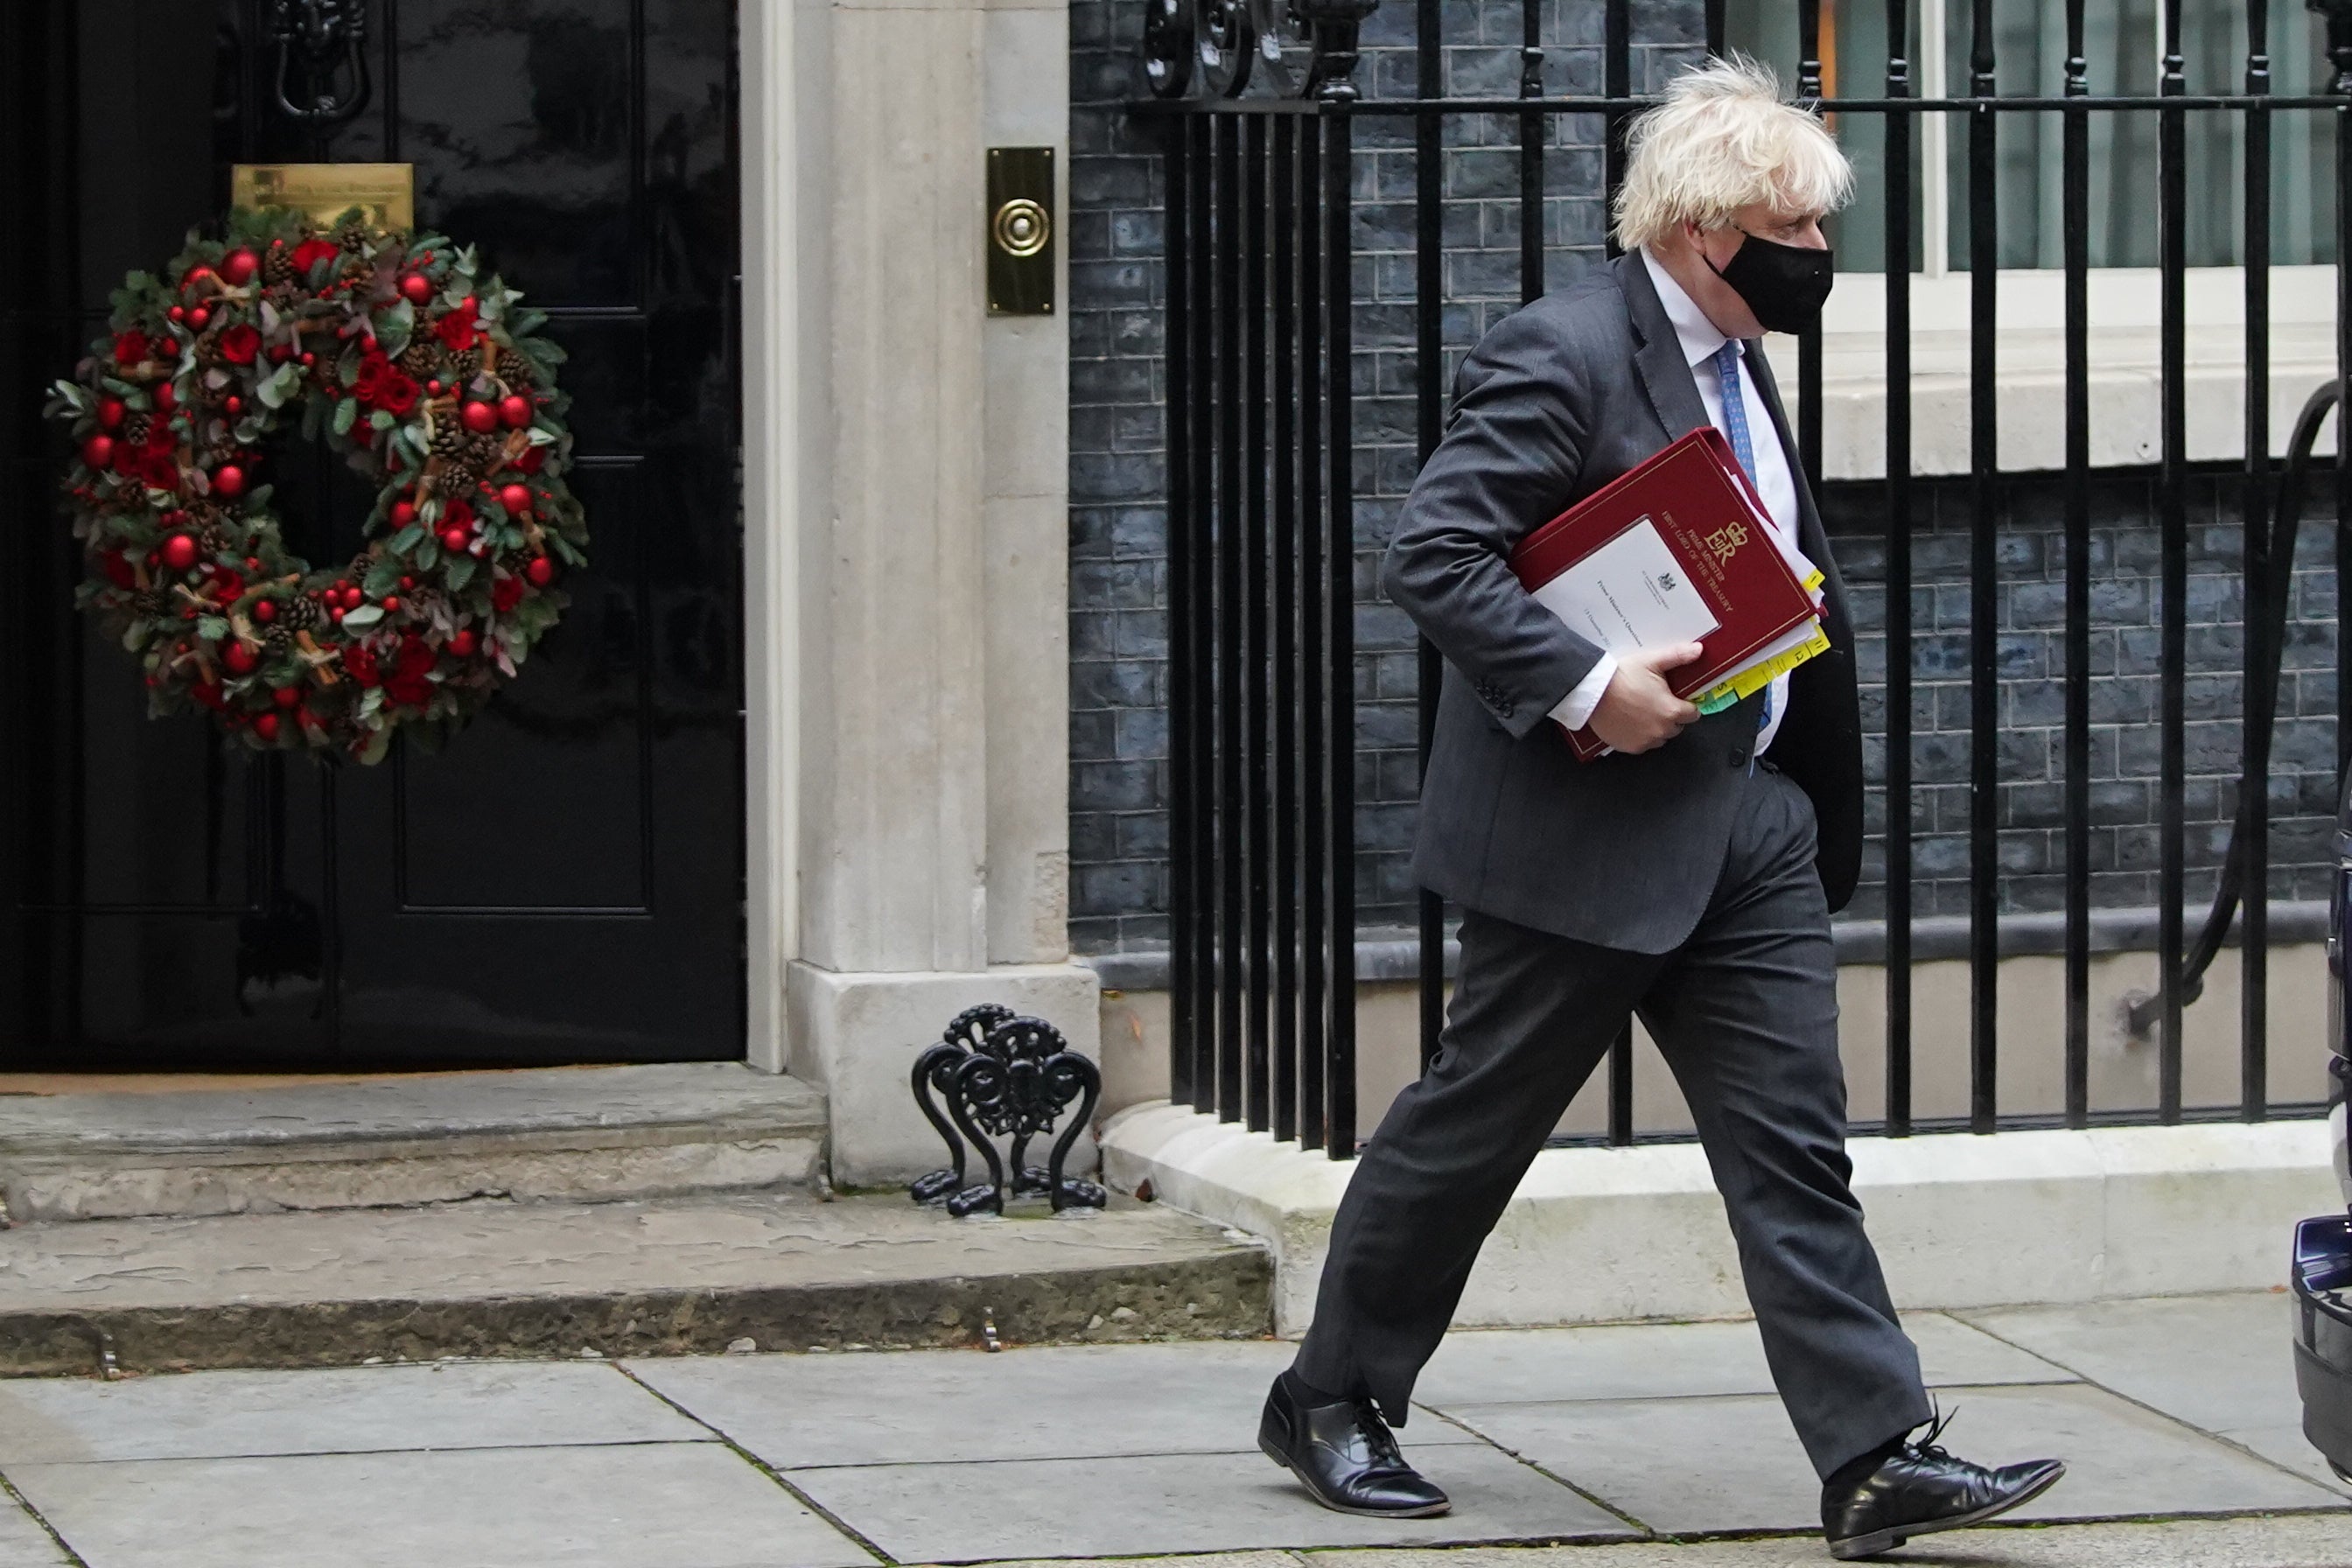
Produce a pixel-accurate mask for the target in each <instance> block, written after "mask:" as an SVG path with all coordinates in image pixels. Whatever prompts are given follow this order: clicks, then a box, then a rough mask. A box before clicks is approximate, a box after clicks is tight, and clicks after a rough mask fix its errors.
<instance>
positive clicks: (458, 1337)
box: [0, 1194, 1273, 1376]
mask: <svg viewBox="0 0 2352 1568" xmlns="http://www.w3.org/2000/svg"><path fill="white" fill-rule="evenodd" d="M1112 1202H1113V1206H1112V1207H1111V1208H1109V1209H1108V1210H1102V1211H1097V1210H1071V1211H1067V1212H1066V1213H1064V1214H1061V1215H1053V1214H1051V1213H1049V1212H1047V1211H1045V1210H1044V1209H1043V1207H1042V1206H1036V1207H1033V1206H1032V1205H1031V1204H1030V1203H1026V1202H1024V1204H1022V1205H1016V1207H1015V1209H1014V1212H1013V1215H1012V1216H1010V1217H1006V1218H995V1217H974V1218H971V1219H964V1220H958V1219H951V1218H950V1217H949V1216H948V1215H946V1214H944V1213H943V1212H941V1211H940V1210H938V1209H925V1208H918V1207H916V1206H915V1205H912V1204H910V1203H908V1202H907V1201H906V1199H904V1198H903V1197H887V1196H879V1195H877V1196H866V1197H848V1198H840V1199H835V1200H831V1201H827V1200H824V1199H821V1198H818V1197H816V1196H814V1195H811V1194H782V1195H774V1194H761V1195H748V1194H734V1195H721V1196H709V1197H702V1198H678V1199H662V1200H656V1201H650V1202H625V1203H598V1204H545V1203H513V1202H505V1201H477V1202H473V1203H466V1204H453V1205H442V1206H436V1207H429V1208H419V1209H379V1210H367V1211H357V1210H343V1211H339V1212H324V1213H315V1214H274V1215H215V1216H210V1217H205V1218H196V1219H128V1220H94V1221H90V1222H88V1223H86V1224H81V1225H49V1226H21V1227H19V1228H17V1229H15V1230H11V1231H6V1232H0V1375H16V1376H24V1375H56V1374H64V1373H91V1372H93V1371H105V1370H109V1368H110V1367H111V1368H119V1369H120V1370H122V1371H126V1372H158V1371H183V1370H192V1369H195V1368H202V1367H290V1366H348V1365H352V1364H353V1363H373V1362H378V1361H383V1362H399V1361H412V1362H420V1361H431V1360H436V1359H439V1358H443V1357H448V1356H464V1357H495V1356H510V1357H533V1358H545V1357H554V1356H562V1357H577V1356H648V1355H683V1354H709V1353H715V1352H725V1351H730V1350H734V1351H745V1350H751V1349H757V1350H763V1351H772V1350H803V1351H805V1350H830V1349H847V1348H851V1347H856V1346H874V1347H880V1346H911V1345H932V1346H948V1345H972V1344H979V1343H983V1342H986V1340H987V1339H988V1337H989V1333H990V1326H991V1325H993V1330H994V1333H995V1334H996V1336H997V1337H999V1338H1000V1339H1001V1340H1002V1341H1003V1342H1007V1343H1039V1342H1058V1341H1066V1342H1087V1343H1107V1342H1129V1341H1138V1340H1153V1339H1182V1338H1193V1339H1200V1338H1237V1337H1254V1336H1257V1335H1262V1334H1265V1333H1266V1332H1268V1331H1269V1327H1270V1323H1271V1311H1272V1308H1271V1302H1272V1289H1273V1267H1272V1263H1271V1260H1270V1258H1269V1257H1268V1255H1267V1253H1266V1251H1265V1248H1264V1247H1262V1246H1260V1245H1259V1244H1258V1243H1256V1242H1255V1241H1252V1240H1250V1239H1249V1238H1247V1237H1241V1236H1239V1235H1238V1234H1237V1233H1235V1232H1232V1231H1227V1230H1224V1229H1222V1228H1221V1227H1219V1226H1213V1225H1210V1224H1208V1223H1206V1222H1203V1221H1201V1220H1198V1219H1194V1218H1192V1217H1191V1216H1189V1215H1182V1214H1179V1213H1177V1212H1175V1211H1174V1210H1172V1209H1169V1208H1166V1207H1164V1206H1161V1205H1144V1204H1138V1203H1135V1202H1133V1201H1132V1200H1129V1199H1125V1198H1115V1199H1113V1200H1112Z"/></svg>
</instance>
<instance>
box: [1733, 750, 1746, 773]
mask: <svg viewBox="0 0 2352 1568" xmlns="http://www.w3.org/2000/svg"><path fill="white" fill-rule="evenodd" d="M1747 760H1748V748H1747V747H1745V746H1734V747H1732V748H1731V765H1732V766H1733V767H1735V768H1736V767H1738V765H1739V764H1740V763H1744V762H1746V761H1747Z"/></svg>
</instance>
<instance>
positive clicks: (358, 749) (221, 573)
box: [48, 210, 588, 763]
mask: <svg viewBox="0 0 2352 1568" xmlns="http://www.w3.org/2000/svg"><path fill="white" fill-rule="evenodd" d="M520 299H521V296H520V294H518V293H516V292H515V291H514V290H513V289H509V288H507V287H506V286H505V284H504V283H502V282H500V281H499V279H498V278H496V277H495V276H493V277H490V278H488V279H483V278H481V277H480V276H479V275H478V263H477V260H476V258H475V254H474V252H473V250H472V249H471V248H470V247H462V248H461V247H457V246H455V245H453V244H451V243H450V242H449V241H448V240H446V239H445V238H443V237H440V236H438V235H434V234H413V233H408V232H405V231H401V230H385V229H380V228H373V227H370V226H366V225H364V224H363V223H362V222H361V221H360V219H359V217H358V215H357V214H356V213H352V214H346V215H345V216H344V217H343V218H342V219H341V221H339V222H337V223H334V224H331V225H326V226H320V225H319V224H317V223H315V222H313V221H312V220H310V219H309V218H307V217H304V216H301V215H299V214H296V213H289V212H284V211H278V210H270V211H264V212H247V211H238V212H236V213H234V214H232V215H231V216H230V218H229V220H228V225H227V233H226V236H225V237H223V238H221V239H219V240H208V239H203V238H199V237H191V238H190V240H189V243H188V247H187V248H186V249H185V250H184V251H183V252H182V253H181V254H180V256H179V257H178V258H176V259H175V260H173V262H172V264H171V266H170V268H168V270H167V271H166V272H165V274H164V275H163V277H162V278H161V279H157V278H154V277H152V276H150V275H148V274H146V273H143V272H134V273H132V274H131V276H130V277H129V278H128V279H125V281H124V284H123V287H122V288H121V289H118V290H116V292H115V294H114V296H113V305H114V310H113V316H112V319H111V321H110V323H109V326H110V334H109V335H108V336H106V337H103V338H100V339H99V340H98V341H97V342H95V343H94V344H93V345H92V351H91V353H90V357H89V358H88V359H86V360H84V361H83V362H82V363H81V364H80V365H79V368H78V370H77V371H76V374H75V376H74V378H73V379H72V380H70V381H60V382H58V384H57V388H56V391H57V396H56V398H55V400H54V401H53V402H52V403H51V404H50V405H49V407H48V413H49V414H50V415H51V416H54V417H57V418H59V419H61V420H64V421H66V422H68V423H69V424H70V426H71V427H72V432H73V436H74V438H75V441H76V444H77V448H78V449H77V453H76V459H75V461H74V463H73V465H72V467H71V469H70V471H69V473H68V478H67V480H66V490H67V494H68V510H70V511H71V513H72V516H73V526H74V533H75V536H76V537H77V538H79V540H81V541H82V542H83V545H84V551H85V554H86V557H87V560H88V563H89V575H88V577H87V579H86V580H85V581H84V582H83V583H82V584H80V586H79V589H78V590H77V592H76V597H77V601H78V602H79V604H80V605H82V606H83V607H85V608H87V609H89V610H90V611H91V612H93V613H94V614H96V615H97V616H100V619H101V620H102V622H103V623H104V625H105V626H106V629H107V631H108V633H109V634H110V636H112V637H116V638H118V639H119V640H120V641H121V644H122V646H123V647H126V648H128V649H130V650H131V652H133V653H135V654H137V655H138V656H139V657H140V658H141V660H142V662H143V664H144V665H145V667H146V671H147V685H148V688H149V693H150V696H149V706H150V710H151V711H152V712H154V713H158V714H161V713H169V712H174V711H181V710H186V709H188V708H190V707H192V706H193V707H198V708H203V709H206V710H210V711H211V712H212V713H213V714H214V715H215V717H216V720H217V721H218V722H219V723H220V724H221V725H222V726H223V727H224V728H226V730H227V731H229V732H231V733H232V734H234V735H236V736H239V737H241V738H242V740H243V742H244V743H245V744H247V745H248V746H252V747H256V748H261V749H268V748H277V747H285V748H295V747H302V748H315V749H318V750H320V751H322V752H336V753H340V754H345V755H350V756H352V757H356V758H358V759H359V760H360V761H362V762H365V763H373V762H376V761H378V760H380V759H381V758H382V757H383V754H384V752H385V749H386V748H387V747H388V746H389V745H390V743H391V741H392V737H393V734H394V731H407V732H410V733H412V734H414V735H415V736H416V737H417V739H419V740H420V741H423V742H427V743H430V742H436V741H438V740H440V739H442V738H444V737H446V735H447V734H449V733H451V732H454V731H455V730H456V729H457V727H458V726H459V725H461V724H462V723H463V722H464V721H466V720H467V718H469V717H470V716H471V715H472V714H474V713H475V712H476V711H477V710H479V709H480V708H481V706H482V705H483V704H484V703H485V702H487V701H488V700H489V698H490V695H491V693H492V692H493V691H494V690H495V689H496V688H497V685H498V682H499V678H500V677H501V676H508V677H510V676H512V675H513V674H514V673H515V668H516V667H517V666H518V665H520V664H521V663H522V661H523V658H524V657H525V656H526V655H527V654H528V653H529V652H530V647H531V645H532V644H533V643H534V642H536V641H537V640H538V639H539V638H540V637H541V635H543V634H544V633H545V632H546V631H547V629H548V628H549V627H550V626H553V625H554V624H555V622H556V620H557V618H558V617H559V616H561V615H562V610H563V606H564V604H565V600H564V596H563V595H562V592H561V591H560V590H559V589H558V588H557V587H556V585H555V584H556V583H557V581H558V579H559V577H560V576H561V575H562V571H563V569H564V568H565V567H571V566H578V565H580V564H582V563H583V561H584V559H585V557H584V556H583V553H582V552H583V548H584V546H585V545H586V543H587V539H588V533H587V526H586V523H585V521H583V517H582V514H581V510H580V504H579V502H578V501H577V500H575V499H574V498H573V497H572V492H571V490H570V489H569V488H568V487H567V486H566V485H565V483H564V481H563V473H564V469H565V468H566V466H567V464H568V463H569V461H570V458H571V453H572V437H571V436H570V435H569V434H568V433H567V432H566V430H565V428H564V426H563V423H562V415H563V411H564V408H565V405H566V404H567V402H568V400H567V399H566V398H565V396H564V395H563V394H562V392H560V391H558V390H557V388H556V385H555V367H556V366H557V365H558V364H559V363H562V359H563V353H562V350H561V349H560V348H558V347H557V346H556V345H555V344H554V343H551V342H548V341H547V340H546V339H544V338H541V337H538V336H536V335H535V334H536V332H537V331H538V330H539V328H540V326H541V324H542V323H543V322H544V321H545V320H546V316H545V314H544V313H543V312H541V311H539V310H523V309H520V308H519V307H518V303H517V302H518V301H519V300H520ZM296 416H299V419H300V422H301V430H302V433H303V435H304V436H305V437H307V438H310V439H312V440H318V439H321V438H323V439H325V440H326V441H327V442H328V443H329V444H330V446H331V447H332V448H333V449H335V450H337V451H339V452H341V453H343V454H344V455H345V456H346V458H347V460H348V461H349V463H350V465H351V466H352V468H355V469H356V470H358V471H359V473H360V474H362V476H363V477H364V478H365V479H367V480H368V482H369V483H370V484H371V485H372V486H373V488H374V489H375V492H376V496H375V501H374V505H373V510H371V511H370V513H369V515H368V518H367V520H366V523H365V526H364V529H363V530H362V538H363V539H364V540H365V544H364V547H363V548H362V550H361V551H360V552H359V554H358V556H357V557H356V558H354V559H353V560H352V561H350V562H348V563H342V564H339V565H330V566H322V567H317V568H314V567H312V566H311V565H310V563H307V562H305V561H303V560H302V559H301V558H300V557H299V556H298V555H296V554H294V553H292V552H289V549H288V548H287V545H286V542H285V539H284V537H283V535H282V532H281V530H280V528H279V524H278V518H277V516H276V515H275V514H274V513H273V512H272V510H271V509H270V487H269V486H268V485H267V484H263V483H259V482H257V474H258V473H259V471H260V465H261V463H262V461H263V457H262V448H263V447H264V444H265V443H267V442H268V440H269V439H270V437H272V435H273V434H275V433H277V432H278V431H279V430H280V429H281V428H282V427H283V426H285V425H286V423H287V422H288V421H289V419H291V418H294V417H296Z"/></svg>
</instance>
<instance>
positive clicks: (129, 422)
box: [122, 414, 155, 447]
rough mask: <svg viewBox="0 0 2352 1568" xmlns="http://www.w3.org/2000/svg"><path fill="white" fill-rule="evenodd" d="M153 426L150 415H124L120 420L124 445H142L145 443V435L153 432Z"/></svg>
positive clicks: (153, 422)
mask: <svg viewBox="0 0 2352 1568" xmlns="http://www.w3.org/2000/svg"><path fill="white" fill-rule="evenodd" d="M154 428H155V420H154V416H152V415H147V414H131V415H125V416H123V420H122V439H123V441H124V443H125V444H126V445H129V446H132V447H144V446H145V445H146V444H147V437H149V436H150V435H151V434H152V433H153V431H154Z"/></svg>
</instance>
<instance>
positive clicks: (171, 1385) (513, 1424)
mask: <svg viewBox="0 0 2352 1568" xmlns="http://www.w3.org/2000/svg"><path fill="white" fill-rule="evenodd" d="M709 1440H712V1439H711V1435H710V1434H709V1432H708V1431H707V1430H705V1429H704V1428H703V1427H702V1426H698V1425H697V1424H696V1423H695V1422H693V1421H690V1420H688V1419H687V1418H686V1417H685V1416H683V1415H679V1414H677V1412H676V1411H675V1410H672V1409H671V1408H670V1407H669V1406H667V1405H664V1404H663V1403H662V1402H661V1401H660V1400H658V1399H656V1398H655V1397H654V1396H653V1395H652V1394H647V1393H646V1391H645V1390H644V1389H643V1388H640V1387H638V1386H637V1385H636V1384H634V1383H632V1382H630V1381H629V1380H628V1379H627V1378H626V1377H625V1376H623V1375H622V1374H621V1373H620V1372H619V1371H618V1370H617V1369H616V1368H614V1367H612V1366H610V1365H606V1364H603V1363H568V1364H567V1363H470V1364H468V1363H448V1364H436V1365H428V1366H382V1367H361V1368H353V1369H348V1370H339V1371H320V1372H314V1373H309V1374H308V1375H306V1376H303V1377H301V1378H299V1379H293V1378H289V1377H287V1376H286V1375H285V1374H283V1373H267V1372H198V1373H188V1374H186V1375H184V1376H166V1377H142V1378H132V1379H127V1380H124V1381H122V1382H118V1383H97V1382H85V1381H73V1382H63V1381H59V1382H50V1381H46V1380H42V1381H36V1380H32V1379H23V1378H20V1379H15V1380H12V1381H9V1382H5V1383H0V1466H8V1465H16V1464H25V1463H43V1464H62V1463H74V1462H79V1461H86V1460H107V1461H117V1460H124V1459H205V1458H245V1457H254V1456H261V1455H270V1454H356V1453H371V1452H382V1451H385V1450H390V1449H398V1448H415V1449H425V1448H500V1447H541V1446H550V1445H558V1444H561V1445H567V1446H580V1445H588V1444H598V1443H660V1442H671V1443H675V1442H700V1441H709Z"/></svg>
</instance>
